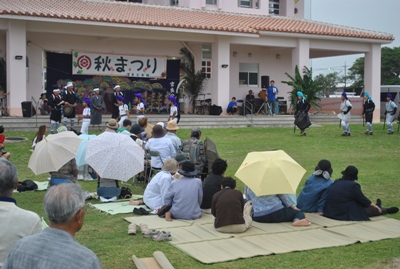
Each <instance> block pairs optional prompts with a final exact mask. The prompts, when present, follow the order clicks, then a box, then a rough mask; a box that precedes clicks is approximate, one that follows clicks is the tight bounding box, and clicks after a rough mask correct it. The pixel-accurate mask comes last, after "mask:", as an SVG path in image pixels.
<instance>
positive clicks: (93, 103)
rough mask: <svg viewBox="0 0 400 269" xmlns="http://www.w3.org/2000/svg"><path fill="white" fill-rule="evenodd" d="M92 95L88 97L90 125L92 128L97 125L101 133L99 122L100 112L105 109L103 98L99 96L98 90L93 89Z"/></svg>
mask: <svg viewBox="0 0 400 269" xmlns="http://www.w3.org/2000/svg"><path fill="white" fill-rule="evenodd" d="M93 92H94V95H92V96H91V97H90V109H91V110H90V112H91V117H90V124H91V125H92V126H93V127H94V125H97V127H98V129H99V131H101V127H100V125H101V120H102V111H103V109H105V103H104V100H103V97H102V96H101V95H100V89H99V88H95V89H93Z"/></svg>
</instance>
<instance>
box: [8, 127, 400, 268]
mask: <svg viewBox="0 0 400 269" xmlns="http://www.w3.org/2000/svg"><path fill="white" fill-rule="evenodd" d="M381 128H382V125H375V126H374V135H373V136H366V135H364V134H363V132H364V127H362V126H361V125H358V126H357V125H352V126H351V131H352V136H351V137H341V136H340V134H341V133H342V130H341V129H339V128H338V126H337V125H327V126H322V127H315V128H311V129H309V130H308V132H307V137H300V136H299V133H298V131H297V133H296V134H293V129H292V128H244V129H235V128H229V129H203V130H202V131H203V137H202V138H203V139H204V138H205V137H206V136H207V137H209V138H211V139H212V140H213V141H214V142H215V143H216V145H217V148H218V151H219V154H220V156H221V158H223V159H226V160H227V161H228V170H227V172H226V175H227V176H232V175H234V173H235V172H236V170H237V168H238V167H239V166H240V164H241V162H242V161H243V159H244V158H245V156H246V154H247V153H248V152H251V151H265V150H271V149H282V150H284V151H286V152H287V153H288V154H289V155H290V156H292V157H293V158H294V159H295V160H296V161H297V162H298V163H300V164H301V165H302V166H303V167H304V168H305V169H306V170H307V173H306V174H305V175H304V177H303V181H302V183H300V186H299V188H298V193H299V192H300V191H301V188H302V186H303V184H304V181H305V180H306V178H307V177H308V176H309V174H310V173H311V172H312V171H313V170H314V168H315V166H316V164H317V163H318V161H319V160H320V159H322V158H325V159H328V160H330V161H331V163H332V167H333V170H334V172H333V178H334V179H336V178H339V177H340V176H341V174H340V172H341V171H342V170H344V169H345V168H346V166H348V165H355V166H356V167H358V169H359V180H358V181H359V183H360V184H361V186H362V190H363V192H364V193H365V194H366V195H367V197H369V198H370V199H371V200H373V201H375V199H376V198H378V197H379V198H381V199H382V201H383V203H384V205H385V206H395V205H397V206H399V198H398V191H399V190H400V175H399V168H398V167H399V165H398V164H399V156H400V154H399V153H400V147H399V145H400V135H399V133H397V132H396V133H395V134H394V135H391V136H389V135H387V134H386V132H385V131H382V129H381ZM178 135H179V136H180V137H181V138H182V139H186V138H187V137H188V136H189V130H179V131H178ZM6 136H9V137H10V136H20V137H27V138H29V139H30V140H31V139H32V138H33V136H34V133H33V132H9V133H6ZM30 146H31V141H27V142H22V143H13V144H11V143H10V144H6V150H7V151H10V152H12V157H11V161H13V162H14V163H15V164H16V165H17V167H18V170H19V179H20V180H25V179H27V178H30V179H33V180H46V178H47V177H48V175H47V174H43V175H39V176H35V175H34V174H33V173H32V172H31V171H30V169H29V168H27V163H28V161H29V157H30V154H31V152H30V151H29V149H30ZM79 184H80V185H81V186H82V188H83V189H84V190H89V191H90V192H93V191H95V190H96V183H95V182H79ZM131 189H132V190H133V191H134V192H135V193H137V194H141V193H143V186H141V185H138V186H137V187H136V188H133V187H132V188H131ZM238 189H239V190H243V184H242V183H241V182H240V181H238ZM43 196H44V192H33V193H31V192H30V193H17V194H15V198H16V199H17V201H18V205H19V206H21V207H22V208H25V209H29V210H32V211H35V212H37V213H38V214H39V215H40V216H44V212H43V208H42V199H43ZM125 216H129V215H116V216H109V215H104V214H101V213H99V212H97V211H95V210H93V209H90V208H89V209H88V211H87V214H86V220H85V225H84V227H83V228H82V230H81V231H80V232H79V233H77V235H76V240H77V241H78V242H80V243H81V244H83V245H85V246H87V247H88V248H90V249H92V250H93V251H94V252H95V253H96V254H97V256H98V257H99V259H100V261H101V262H102V264H103V266H104V268H134V265H133V262H132V260H131V256H132V254H135V255H136V256H138V257H151V256H152V253H153V252H154V251H156V250H161V251H163V252H164V253H165V254H166V256H167V257H168V259H169V260H170V261H171V263H172V264H173V265H174V266H175V268H191V269H195V268H382V267H383V266H385V265H386V264H387V263H390V262H391V261H392V260H393V259H394V258H396V257H400V254H399V252H398V250H399V249H400V238H399V239H391V240H383V241H379V242H372V243H365V244H355V245H351V246H347V247H334V248H327V249H317V250H310V251H303V252H294V253H289V254H282V255H271V256H262V257H255V258H251V259H243V260H237V261H233V262H226V263H219V264H213V265H203V264H201V263H200V262H197V261H196V260H194V259H192V258H191V257H189V256H187V255H186V254H184V253H183V252H181V251H179V250H177V249H176V248H174V247H173V246H171V245H169V244H168V243H164V242H162V243H155V242H153V241H151V240H149V239H146V238H143V237H142V236H140V235H136V236H128V235H127V226H128V223H127V222H126V221H124V220H123V219H122V217H125ZM389 217H393V218H396V219H399V220H400V214H395V215H391V216H389Z"/></svg>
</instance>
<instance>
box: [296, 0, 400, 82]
mask: <svg viewBox="0 0 400 269" xmlns="http://www.w3.org/2000/svg"><path fill="white" fill-rule="evenodd" d="M300 1H303V0H300ZM304 1H305V18H306V19H312V20H316V21H323V22H329V23H334V24H340V25H345V26H351V27H357V28H363V29H367V30H374V31H380V32H386V33H390V34H393V36H394V38H395V40H394V41H393V43H391V44H389V45H386V46H388V47H399V46H400V0H304ZM363 56H364V55H363V54H358V55H351V56H339V57H330V58H320V59H315V60H312V68H313V71H314V72H313V73H314V75H318V74H320V73H322V74H328V73H331V72H332V70H328V68H333V70H334V71H336V72H340V71H342V70H343V71H342V72H341V74H340V75H343V73H344V65H345V64H346V65H347V69H348V68H349V67H351V66H352V65H353V63H354V61H355V60H356V59H357V58H359V57H363Z"/></svg>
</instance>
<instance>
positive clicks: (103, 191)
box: [97, 177, 121, 201]
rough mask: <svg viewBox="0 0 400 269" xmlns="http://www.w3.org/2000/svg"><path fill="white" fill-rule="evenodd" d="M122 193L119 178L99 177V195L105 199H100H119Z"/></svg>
mask: <svg viewBox="0 0 400 269" xmlns="http://www.w3.org/2000/svg"><path fill="white" fill-rule="evenodd" d="M120 194H121V188H120V187H119V185H118V180H115V179H109V178H102V177H99V178H98V181H97V195H98V196H99V197H103V198H105V199H101V198H100V200H105V201H109V200H117V199H118V197H119V195H120Z"/></svg>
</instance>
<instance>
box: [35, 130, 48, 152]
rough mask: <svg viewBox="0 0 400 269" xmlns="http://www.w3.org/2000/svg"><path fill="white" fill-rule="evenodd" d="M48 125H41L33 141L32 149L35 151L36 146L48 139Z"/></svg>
mask: <svg viewBox="0 0 400 269" xmlns="http://www.w3.org/2000/svg"><path fill="white" fill-rule="evenodd" d="M45 134H46V125H40V126H39V131H38V132H37V133H36V135H35V137H34V138H33V140H32V149H33V150H34V149H35V147H36V144H37V143H39V142H40V141H42V140H43V139H44V138H45V137H46V135H45Z"/></svg>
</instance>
